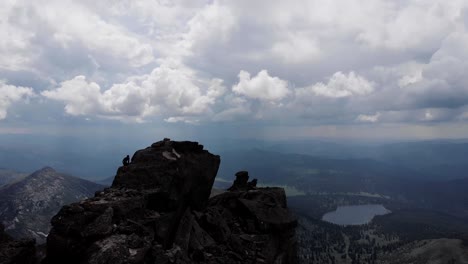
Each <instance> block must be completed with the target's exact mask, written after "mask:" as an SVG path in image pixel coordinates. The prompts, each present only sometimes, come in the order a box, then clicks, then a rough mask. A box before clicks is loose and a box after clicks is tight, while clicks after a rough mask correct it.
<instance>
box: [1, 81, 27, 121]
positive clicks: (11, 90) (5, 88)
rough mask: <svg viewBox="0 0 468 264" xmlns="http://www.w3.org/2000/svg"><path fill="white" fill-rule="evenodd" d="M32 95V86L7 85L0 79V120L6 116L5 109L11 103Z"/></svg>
mask: <svg viewBox="0 0 468 264" xmlns="http://www.w3.org/2000/svg"><path fill="white" fill-rule="evenodd" d="M34 95H35V94H34V92H33V89H32V88H29V87H22V86H14V85H9V84H7V83H6V82H5V81H4V80H0V120H2V119H5V118H6V117H7V109H8V107H10V106H11V104H13V103H15V102H18V101H21V100H26V99H28V98H30V97H33V96H34Z"/></svg>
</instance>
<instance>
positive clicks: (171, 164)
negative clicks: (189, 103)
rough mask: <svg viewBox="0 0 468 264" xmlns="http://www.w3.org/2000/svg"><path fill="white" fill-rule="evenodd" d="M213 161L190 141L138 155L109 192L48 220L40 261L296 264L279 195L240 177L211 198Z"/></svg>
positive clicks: (291, 224) (290, 223) (216, 160)
mask: <svg viewBox="0 0 468 264" xmlns="http://www.w3.org/2000/svg"><path fill="white" fill-rule="evenodd" d="M219 164H220V157H219V156H216V155H213V154H211V153H209V152H208V151H206V150H204V149H203V146H202V145H199V144H198V143H196V142H175V141H170V140H168V139H165V140H164V141H160V142H157V143H154V144H153V145H151V146H150V147H148V148H146V149H142V150H139V151H137V152H136V153H135V154H134V155H133V158H132V161H131V163H130V164H129V165H128V166H123V167H120V168H119V169H118V171H117V175H116V176H115V180H114V182H113V184H112V186H111V187H110V188H107V189H105V190H104V191H101V192H97V193H96V195H95V197H93V198H89V199H86V200H83V201H81V202H78V203H74V204H71V205H67V206H64V207H63V208H62V209H61V210H60V212H59V213H58V214H57V215H56V216H54V217H53V219H52V221H51V222H52V226H53V227H52V230H51V231H50V233H49V236H48V238H47V257H46V258H45V259H44V261H43V263H47V264H56V263H57V264H58V263H60V264H62V263H71V264H73V263H76V264H78V263H80V264H81V263H91V264H98V263H103V264H104V263H112V264H120V263H122V264H123V263H151V264H153V263H223V264H229V263H295V257H296V252H295V239H294V230H295V226H296V224H297V221H296V219H295V218H294V217H293V216H292V215H291V214H290V212H289V211H288V209H287V206H286V196H285V192H284V190H283V189H281V188H257V187H256V180H254V181H251V182H247V181H248V173H247V172H240V173H238V174H237V179H236V181H235V184H234V185H233V187H231V188H230V190H231V191H227V192H224V193H221V194H219V195H217V196H214V197H212V198H211V199H210V198H209V196H210V193H211V189H212V186H213V183H214V179H215V177H216V173H217V171H218V167H219Z"/></svg>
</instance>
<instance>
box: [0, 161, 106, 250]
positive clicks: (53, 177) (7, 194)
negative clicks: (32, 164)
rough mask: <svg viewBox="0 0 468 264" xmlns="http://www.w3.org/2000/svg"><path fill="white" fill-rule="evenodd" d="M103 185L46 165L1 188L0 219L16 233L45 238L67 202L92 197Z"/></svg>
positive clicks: (38, 238) (8, 231) (9, 231)
mask: <svg viewBox="0 0 468 264" xmlns="http://www.w3.org/2000/svg"><path fill="white" fill-rule="evenodd" d="M103 188H104V186H103V185H99V184H96V183H94V182H90V181H87V180H83V179H80V178H76V177H72V176H69V175H66V174H62V173H59V172H57V171H55V170H54V169H52V168H50V167H45V168H43V169H41V170H38V171H36V172H34V173H32V174H31V175H29V176H27V177H24V178H22V179H19V180H18V179H17V180H16V181H15V182H13V183H10V184H7V185H4V186H2V187H1V188H0V220H1V221H2V222H3V224H4V225H5V230H6V232H7V233H9V234H10V235H12V236H13V237H16V238H20V237H34V238H36V240H37V241H38V243H41V242H45V238H46V236H47V233H48V232H49V230H50V219H51V218H52V216H54V215H55V214H56V213H57V212H58V210H60V208H61V207H62V206H63V205H65V204H69V203H72V202H76V201H78V200H81V199H84V198H86V197H91V196H93V195H94V193H95V192H96V191H98V190H101V189H103Z"/></svg>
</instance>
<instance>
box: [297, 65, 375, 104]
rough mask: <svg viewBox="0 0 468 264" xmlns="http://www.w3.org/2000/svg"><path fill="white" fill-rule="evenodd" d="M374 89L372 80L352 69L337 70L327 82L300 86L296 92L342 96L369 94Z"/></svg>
mask: <svg viewBox="0 0 468 264" xmlns="http://www.w3.org/2000/svg"><path fill="white" fill-rule="evenodd" d="M373 91H374V84H373V83H372V82H370V81H368V80H367V79H366V78H364V77H362V76H360V75H357V74H356V73H354V72H353V71H351V72H349V73H348V74H344V73H342V72H336V73H335V74H333V76H331V77H330V79H329V80H328V82H327V83H326V84H325V83H322V82H319V83H316V84H314V85H312V86H309V87H305V88H299V89H297V90H296V93H297V95H299V96H303V95H305V94H307V93H309V94H310V93H313V94H315V95H318V96H323V97H331V98H340V97H349V96H354V95H358V96H359V95H367V94H370V93H372V92H373Z"/></svg>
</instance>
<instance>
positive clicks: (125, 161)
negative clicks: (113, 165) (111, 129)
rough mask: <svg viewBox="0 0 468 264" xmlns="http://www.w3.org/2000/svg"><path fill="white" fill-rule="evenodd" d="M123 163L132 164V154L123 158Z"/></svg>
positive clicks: (125, 164)
mask: <svg viewBox="0 0 468 264" xmlns="http://www.w3.org/2000/svg"><path fill="white" fill-rule="evenodd" d="M122 164H123V165H124V166H128V164H130V156H129V155H127V156H126V157H125V158H123V160H122Z"/></svg>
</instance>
